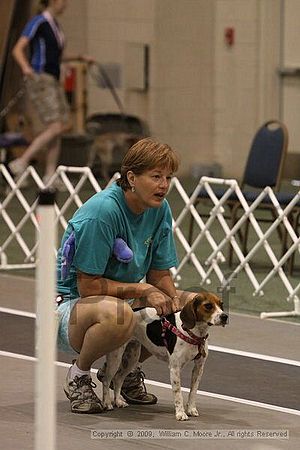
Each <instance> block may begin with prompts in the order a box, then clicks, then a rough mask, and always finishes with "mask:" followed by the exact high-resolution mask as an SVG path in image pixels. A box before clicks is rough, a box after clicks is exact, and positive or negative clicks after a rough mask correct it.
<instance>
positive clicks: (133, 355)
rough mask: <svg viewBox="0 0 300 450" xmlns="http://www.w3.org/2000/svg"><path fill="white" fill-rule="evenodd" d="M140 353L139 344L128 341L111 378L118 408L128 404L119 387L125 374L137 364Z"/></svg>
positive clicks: (134, 341)
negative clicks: (117, 367) (120, 361)
mask: <svg viewBox="0 0 300 450" xmlns="http://www.w3.org/2000/svg"><path fill="white" fill-rule="evenodd" d="M140 354H141V344H140V343H139V342H138V341H136V340H132V341H130V342H129V343H128V344H127V347H126V349H125V352H124V353H123V357H122V364H121V366H120V368H119V370H118V371H117V373H116V375H115V377H114V379H113V384H114V396H115V405H116V406H117V407H118V408H124V407H125V406H128V403H127V402H126V401H125V400H124V398H123V397H122V395H121V389H122V385H123V381H124V380H125V378H126V376H127V375H128V374H129V372H131V371H132V369H134V368H135V367H136V366H137V364H138V361H139V357H140Z"/></svg>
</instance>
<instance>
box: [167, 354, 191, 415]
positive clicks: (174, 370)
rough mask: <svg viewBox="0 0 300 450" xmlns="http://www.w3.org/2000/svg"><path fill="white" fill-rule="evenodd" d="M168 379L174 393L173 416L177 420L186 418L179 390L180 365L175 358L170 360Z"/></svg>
mask: <svg viewBox="0 0 300 450" xmlns="http://www.w3.org/2000/svg"><path fill="white" fill-rule="evenodd" d="M169 367H170V380H171V385H172V390H173V395H174V405H175V416H176V419H177V420H188V419H189V418H188V416H187V415H186V413H185V411H184V406H183V397H182V392H181V381H180V365H179V363H178V361H176V360H172V361H171V360H170V363H169Z"/></svg>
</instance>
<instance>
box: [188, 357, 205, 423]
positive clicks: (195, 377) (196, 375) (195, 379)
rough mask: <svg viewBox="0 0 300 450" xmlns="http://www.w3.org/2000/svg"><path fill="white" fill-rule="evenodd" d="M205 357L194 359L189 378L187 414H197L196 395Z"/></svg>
mask: <svg viewBox="0 0 300 450" xmlns="http://www.w3.org/2000/svg"><path fill="white" fill-rule="evenodd" d="M205 359H206V358H203V357H201V358H199V359H195V360H194V367H193V371H192V379H191V389H190V393H189V397H188V401H187V405H186V412H187V415H188V416H194V417H196V416H199V413H198V410H197V408H196V395H197V389H198V386H199V383H200V380H201V377H202V374H203V369H204V363H205Z"/></svg>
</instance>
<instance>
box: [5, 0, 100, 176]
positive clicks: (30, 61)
mask: <svg viewBox="0 0 300 450" xmlns="http://www.w3.org/2000/svg"><path fill="white" fill-rule="evenodd" d="M40 3H41V5H42V6H44V8H45V9H44V11H43V12H42V13H41V14H38V15H36V16H34V17H33V18H32V19H31V20H30V21H29V22H28V23H27V25H26V26H25V28H24V30H23V32H22V34H21V37H20V38H19V39H18V41H17V43H16V45H15V46H14V48H13V56H14V58H15V60H16V61H17V63H18V65H19V66H20V68H21V70H22V73H23V75H24V78H25V83H26V90H27V92H28V96H29V99H30V100H31V102H32V104H33V107H34V109H35V111H36V112H37V114H38V115H39V118H40V119H41V121H42V122H43V123H44V124H45V126H46V127H45V129H44V130H43V131H42V132H41V133H40V134H38V136H37V137H36V138H35V139H34V140H33V141H32V143H31V144H30V145H29V147H28V148H27V149H26V151H25V153H24V154H23V155H22V156H21V157H20V158H17V159H14V160H13V161H11V162H10V163H9V168H10V170H11V172H12V174H13V175H14V176H16V178H18V177H19V176H20V175H21V174H22V173H23V172H24V170H25V169H26V167H27V166H28V165H29V163H30V160H31V159H32V158H33V157H34V156H35V155H36V154H37V153H38V152H39V151H40V150H41V149H42V148H44V147H47V153H46V167H45V174H44V178H43V181H44V183H45V184H46V183H47V182H48V180H49V178H50V177H51V176H52V175H53V174H54V172H55V170H56V166H57V161H58V158H59V154H60V141H61V135H62V134H63V133H64V132H66V131H68V130H69V129H70V111H69V105H68V103H67V101H66V98H65V94H64V92H63V89H62V87H61V85H60V83H59V78H60V64H61V62H62V55H63V49H64V43H65V38H64V34H63V31H62V29H61V27H60V25H59V24H58V22H57V20H56V18H57V17H58V16H59V15H61V14H62V13H63V11H64V10H65V8H66V6H67V0H43V1H41V2H40ZM28 47H29V50H30V52H29V53H30V56H29V58H28V57H27V48H28ZM66 59H68V60H71V59H75V58H64V60H66ZM77 59H80V60H83V61H86V62H91V61H92V60H91V58H86V57H78V58H77Z"/></svg>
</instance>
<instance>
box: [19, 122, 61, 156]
mask: <svg viewBox="0 0 300 450" xmlns="http://www.w3.org/2000/svg"><path fill="white" fill-rule="evenodd" d="M63 130H64V126H63V124H62V122H52V123H50V124H49V125H48V126H47V128H46V129H45V130H44V131H42V132H41V133H40V134H39V135H38V136H37V137H36V138H35V139H34V140H33V141H32V143H31V144H30V145H29V147H27V149H26V151H25V152H24V154H23V155H22V156H21V157H20V158H19V161H20V162H22V163H23V164H24V165H28V164H29V162H30V160H31V159H32V158H33V157H34V156H35V155H36V153H38V152H39V151H40V150H41V149H42V148H43V147H46V146H47V145H48V144H49V143H51V141H53V140H54V139H55V138H57V137H58V136H59V135H60V134H61V133H62V132H63Z"/></svg>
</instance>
